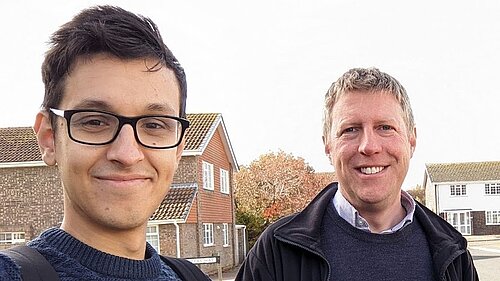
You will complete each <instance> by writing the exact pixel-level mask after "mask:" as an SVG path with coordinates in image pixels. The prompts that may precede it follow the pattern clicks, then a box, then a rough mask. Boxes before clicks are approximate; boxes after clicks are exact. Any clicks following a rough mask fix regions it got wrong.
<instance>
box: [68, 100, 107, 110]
mask: <svg viewBox="0 0 500 281" xmlns="http://www.w3.org/2000/svg"><path fill="white" fill-rule="evenodd" d="M111 108H112V107H111V105H110V104H109V103H107V102H105V101H101V100H91V99H85V100H83V101H81V102H79V103H78V104H76V105H75V107H74V109H97V110H103V111H111Z"/></svg>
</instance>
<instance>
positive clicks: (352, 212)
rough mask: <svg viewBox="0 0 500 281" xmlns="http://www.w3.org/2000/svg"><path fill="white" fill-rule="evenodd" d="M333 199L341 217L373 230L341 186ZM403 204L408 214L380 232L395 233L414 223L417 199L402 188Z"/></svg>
mask: <svg viewBox="0 0 500 281" xmlns="http://www.w3.org/2000/svg"><path fill="white" fill-rule="evenodd" d="M332 200H333V206H335V209H336V210H337V213H339V215H340V217H341V218H343V219H344V220H345V221H347V222H348V223H349V224H351V225H352V226H354V227H356V228H358V229H361V230H364V231H367V232H371V230H370V225H369V224H368V222H367V221H366V220H365V219H364V218H363V217H362V216H361V215H360V214H359V213H358V211H357V210H356V209H355V208H354V207H353V206H352V205H351V203H349V201H347V199H345V197H344V195H342V193H341V192H340V186H339V190H338V191H337V193H335V196H334V197H333V199H332ZM401 205H403V208H404V209H405V210H406V216H405V217H404V218H403V220H401V221H400V222H399V223H398V224H396V225H395V226H393V227H391V228H389V229H387V230H384V231H382V232H380V234H390V233H394V232H396V231H398V230H400V229H401V228H403V227H405V226H406V225H408V224H410V223H412V221H413V214H414V213H415V200H413V198H412V197H411V195H410V194H408V192H406V191H404V190H401Z"/></svg>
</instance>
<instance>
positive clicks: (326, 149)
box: [322, 136, 333, 166]
mask: <svg viewBox="0 0 500 281" xmlns="http://www.w3.org/2000/svg"><path fill="white" fill-rule="evenodd" d="M322 138H323V145H324V147H325V154H326V157H328V161H329V162H330V164H331V165H332V166H333V157H332V155H331V150H330V143H329V141H328V139H326V138H325V136H323V137H322Z"/></svg>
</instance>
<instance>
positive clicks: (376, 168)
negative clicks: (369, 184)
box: [361, 167, 384, 175]
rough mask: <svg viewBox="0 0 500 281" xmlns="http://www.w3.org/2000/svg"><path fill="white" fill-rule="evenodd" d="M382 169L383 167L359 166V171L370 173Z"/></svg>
mask: <svg viewBox="0 0 500 281" xmlns="http://www.w3.org/2000/svg"><path fill="white" fill-rule="evenodd" d="M383 169H384V167H366V168H361V173H363V174H367V175H371V174H376V173H379V172H380V171H382V170H383Z"/></svg>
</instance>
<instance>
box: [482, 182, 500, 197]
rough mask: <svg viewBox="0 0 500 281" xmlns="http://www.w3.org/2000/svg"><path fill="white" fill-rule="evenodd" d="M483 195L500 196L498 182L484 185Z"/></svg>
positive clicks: (499, 184)
mask: <svg viewBox="0 0 500 281" xmlns="http://www.w3.org/2000/svg"><path fill="white" fill-rule="evenodd" d="M484 194H485V195H500V182H497V183H485V184H484Z"/></svg>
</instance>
